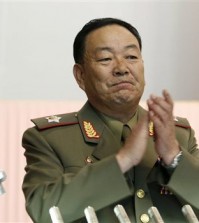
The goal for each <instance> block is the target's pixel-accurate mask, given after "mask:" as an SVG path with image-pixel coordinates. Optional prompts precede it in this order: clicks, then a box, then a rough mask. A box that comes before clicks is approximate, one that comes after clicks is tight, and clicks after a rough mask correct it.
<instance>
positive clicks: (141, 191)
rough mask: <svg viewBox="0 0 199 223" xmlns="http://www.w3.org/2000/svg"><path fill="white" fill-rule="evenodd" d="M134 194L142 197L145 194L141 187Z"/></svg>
mask: <svg viewBox="0 0 199 223" xmlns="http://www.w3.org/2000/svg"><path fill="white" fill-rule="evenodd" d="M136 194H137V196H138V197H139V198H144V196H145V192H144V191H143V190H142V189H139V190H137V193H136Z"/></svg>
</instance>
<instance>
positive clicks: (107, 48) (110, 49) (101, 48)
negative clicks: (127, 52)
mask: <svg viewBox="0 0 199 223" xmlns="http://www.w3.org/2000/svg"><path fill="white" fill-rule="evenodd" d="M124 49H139V48H138V47H137V45H136V44H130V45H127V46H125V47H124ZM99 51H109V52H112V51H113V49H112V48H111V47H106V46H105V47H96V49H95V52H99Z"/></svg>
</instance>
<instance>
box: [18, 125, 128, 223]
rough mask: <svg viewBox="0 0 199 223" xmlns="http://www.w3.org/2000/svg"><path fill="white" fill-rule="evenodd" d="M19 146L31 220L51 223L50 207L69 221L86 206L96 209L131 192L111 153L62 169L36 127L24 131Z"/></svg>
mask: <svg viewBox="0 0 199 223" xmlns="http://www.w3.org/2000/svg"><path fill="white" fill-rule="evenodd" d="M22 145H23V147H24V148H25V153H24V155H25V157H26V161H27V165H26V167H25V170H26V175H25V177H24V181H23V185H22V187H23V192H24V195H25V198H26V209H27V212H28V213H29V215H30V216H31V218H32V219H33V221H34V222H38V223H41V222H51V220H50V215H49V208H50V207H52V206H58V207H59V208H60V211H61V213H62V216H63V218H64V222H73V221H75V220H77V219H80V218H82V217H83V216H84V213H83V211H84V209H85V207H87V206H89V205H90V206H93V207H94V208H95V210H99V209H102V208H104V207H106V206H108V205H110V204H113V203H115V202H118V201H119V200H121V199H123V198H126V197H128V196H130V195H132V192H131V190H130V189H129V187H128V184H127V182H126V180H125V178H124V176H123V174H122V172H121V171H120V168H119V166H118V164H117V161H116V159H115V157H114V156H110V157H107V158H105V159H103V160H101V161H98V162H96V163H93V164H89V165H85V166H84V167H81V166H79V167H76V168H71V170H70V168H69V169H68V170H65V169H64V167H63V165H62V163H61V161H60V159H59V158H58V156H57V155H56V153H55V152H54V150H53V148H51V146H50V145H49V144H48V142H47V141H46V140H45V139H44V137H43V136H42V135H41V134H40V132H39V131H38V130H37V129H36V128H31V129H29V130H27V131H26V132H25V133H24V135H23V139H22ZM71 159H73V157H71Z"/></svg>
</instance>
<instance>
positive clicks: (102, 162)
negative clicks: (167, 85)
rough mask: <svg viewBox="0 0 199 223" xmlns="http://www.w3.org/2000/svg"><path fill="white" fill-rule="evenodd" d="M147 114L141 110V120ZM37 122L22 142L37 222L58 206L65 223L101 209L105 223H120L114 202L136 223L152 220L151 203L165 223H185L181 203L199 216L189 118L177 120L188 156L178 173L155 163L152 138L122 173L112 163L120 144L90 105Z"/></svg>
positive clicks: (196, 154) (198, 156)
mask: <svg viewBox="0 0 199 223" xmlns="http://www.w3.org/2000/svg"><path fill="white" fill-rule="evenodd" d="M145 112H146V111H145V110H144V109H143V108H141V107H139V108H138V111H137V118H138V119H139V118H140V117H141V116H142V115H143V114H144V113H145ZM33 122H34V123H35V125H36V126H35V127H33V128H30V129H28V130H27V131H26V132H25V133H24V136H23V147H24V148H25V156H26V159H27V166H26V175H25V178H24V182H23V191H24V194H25V198H26V208H27V211H28V213H29V215H30V216H31V218H32V219H33V221H34V222H37V223H48V222H51V219H50V215H49V208H50V207H52V206H58V207H59V209H60V211H61V214H62V216H63V219H64V222H65V223H67V222H79V223H80V222H86V219H85V217H84V209H85V208H86V207H87V206H92V207H93V208H94V209H95V210H96V214H97V217H98V219H99V222H101V223H118V220H117V218H116V217H115V215H114V212H113V208H114V206H115V205H117V204H122V205H123V206H124V207H125V210H126V212H127V214H128V216H129V217H130V219H131V221H132V222H137V223H139V222H151V220H149V218H148V215H147V210H148V208H149V207H151V206H152V205H153V206H156V207H157V208H158V209H159V211H160V213H161V215H162V217H163V219H164V220H165V222H166V223H169V222H172V223H178V222H185V218H184V217H183V215H182V214H181V206H182V205H184V204H190V205H191V206H192V207H193V208H194V210H195V211H198V210H199V150H198V149H197V145H196V141H195V138H194V131H193V130H192V129H191V128H190V126H189V123H188V121H187V120H186V119H182V118H177V119H175V123H176V136H177V139H178V141H179V143H180V146H181V149H182V150H183V156H182V157H181V159H180V162H179V165H178V166H177V167H176V168H175V169H174V170H166V169H165V168H164V167H163V166H162V165H161V164H160V163H159V162H158V157H157V155H156V153H155V151H154V137H153V136H150V137H149V141H148V147H147V150H146V154H145V156H144V158H143V160H142V162H141V163H140V164H139V165H138V166H136V167H135V168H132V169H131V170H130V171H128V172H127V173H126V174H125V175H123V174H122V172H121V170H120V168H119V166H118V163H117V161H116V159H115V154H116V153H117V151H118V150H119V149H120V148H121V143H120V139H117V137H116V135H117V134H115V133H114V132H113V131H111V130H110V128H109V126H108V125H107V124H106V121H105V120H104V119H103V117H101V116H100V115H99V114H98V113H97V112H96V111H95V110H94V109H93V108H92V107H91V106H90V105H89V103H88V102H87V103H86V104H85V105H84V107H83V108H82V109H81V110H80V111H79V112H77V113H70V114H63V115H56V116H51V117H44V118H39V119H35V120H33Z"/></svg>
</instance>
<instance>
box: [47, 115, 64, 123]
mask: <svg viewBox="0 0 199 223" xmlns="http://www.w3.org/2000/svg"><path fill="white" fill-rule="evenodd" d="M46 119H47V120H48V123H51V122H57V123H59V120H60V119H61V117H58V116H56V115H52V116H49V117H46Z"/></svg>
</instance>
